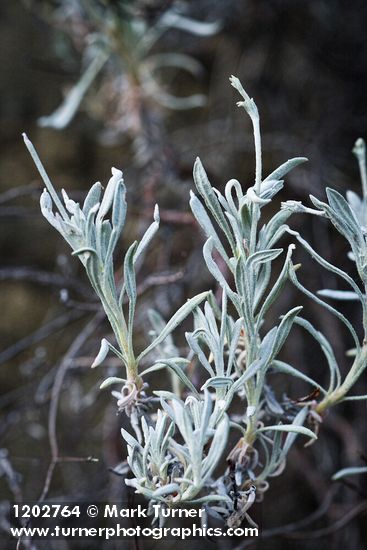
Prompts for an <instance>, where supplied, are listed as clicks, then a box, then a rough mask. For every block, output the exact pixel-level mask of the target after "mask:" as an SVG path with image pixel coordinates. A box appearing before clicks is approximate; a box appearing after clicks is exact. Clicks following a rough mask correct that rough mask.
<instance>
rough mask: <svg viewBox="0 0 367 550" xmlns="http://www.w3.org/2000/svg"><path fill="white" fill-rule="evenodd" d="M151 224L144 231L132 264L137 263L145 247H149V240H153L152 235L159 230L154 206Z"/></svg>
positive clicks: (157, 210) (157, 209) (158, 220)
mask: <svg viewBox="0 0 367 550" xmlns="http://www.w3.org/2000/svg"><path fill="white" fill-rule="evenodd" d="M153 219H154V221H153V223H151V224H150V226H149V227H148V229H147V230H146V231H145V233H144V235H143V237H142V239H141V241H140V242H139V244H138V247H137V249H136V252H135V257H134V262H136V261H137V259H138V258H139V257H140V256H141V255H142V254H143V253H144V251H145V249H146V248H147V246H149V244H150V242H151V240H152V239H153V237H154V235H155V234H156V233H157V231H158V228H159V222H160V218H159V208H158V205H157V204H156V205H155V207H154V215H153Z"/></svg>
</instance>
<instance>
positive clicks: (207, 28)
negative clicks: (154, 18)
mask: <svg viewBox="0 0 367 550" xmlns="http://www.w3.org/2000/svg"><path fill="white" fill-rule="evenodd" d="M158 24H159V25H160V26H161V25H162V26H165V27H169V28H173V27H174V28H176V29H181V30H183V31H186V32H188V33H190V34H196V35H197V36H211V35H213V34H215V33H217V32H218V31H219V29H220V28H221V26H222V24H221V22H220V21H197V20H196V19H192V18H191V17H186V16H184V15H181V14H180V13H177V12H175V11H174V10H167V11H165V12H164V14H163V15H162V17H161V18H160V20H159V22H158Z"/></svg>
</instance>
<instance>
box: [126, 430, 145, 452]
mask: <svg viewBox="0 0 367 550" xmlns="http://www.w3.org/2000/svg"><path fill="white" fill-rule="evenodd" d="M121 435H122V437H123V438H124V440H125V441H126V443H127V444H128V445H130V447H133V448H134V447H137V448H138V449H139V450H140V451H141V452H143V447H142V446H141V445H140V443H139V442H138V441H137V440H136V439H135V437H133V436H132V435H130V434H129V432H127V431H126V430H124V428H121Z"/></svg>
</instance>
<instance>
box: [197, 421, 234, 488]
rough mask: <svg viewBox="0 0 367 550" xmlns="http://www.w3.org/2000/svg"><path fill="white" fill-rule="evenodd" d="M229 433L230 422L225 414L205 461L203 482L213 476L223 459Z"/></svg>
mask: <svg viewBox="0 0 367 550" xmlns="http://www.w3.org/2000/svg"><path fill="white" fill-rule="evenodd" d="M228 433H229V420H228V416H227V415H226V414H224V415H223V417H222V419H221V420H220V422H219V424H218V426H217V428H216V430H215V434H214V437H213V441H212V443H211V445H210V449H209V453H208V456H207V457H206V458H205V459H204V460H203V473H202V480H203V481H205V480H206V479H207V478H208V477H210V476H211V474H212V473H213V471H214V469H215V468H216V466H217V464H218V463H219V461H220V459H221V458H222V454H223V452H224V449H225V447H226V445H227V439H228Z"/></svg>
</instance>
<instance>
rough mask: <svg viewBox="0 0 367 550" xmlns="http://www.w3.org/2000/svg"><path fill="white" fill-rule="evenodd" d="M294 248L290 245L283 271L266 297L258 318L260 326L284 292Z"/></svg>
mask: <svg viewBox="0 0 367 550" xmlns="http://www.w3.org/2000/svg"><path fill="white" fill-rule="evenodd" d="M294 248H295V246H294V245H293V244H291V245H289V247H288V252H287V256H286V259H285V261H284V265H283V268H282V271H281V272H280V274H279V277H278V278H277V280H276V281H275V283H274V285H273V286H272V288H271V290H270V292H269V293H268V295H267V296H266V298H265V300H264V302H263V304H262V306H261V308H260V311H259V314H258V316H257V323H258V324H259V323H260V322H261V321H262V319H263V317H264V315H265V313H266V312H267V311H268V309H269V308H270V306H271V305H272V304H273V303H274V302H275V301H276V300H277V298H278V296H279V295H280V293H281V292H282V290H283V288H284V285H285V283H286V282H287V280H288V268H289V263H290V260H291V256H292V252H293V250H294Z"/></svg>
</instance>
